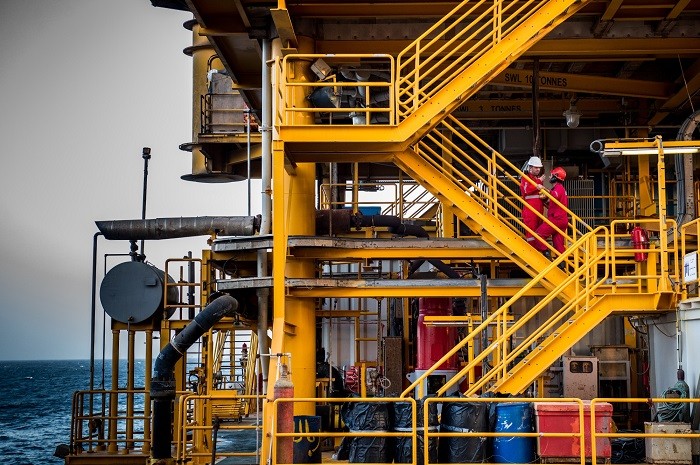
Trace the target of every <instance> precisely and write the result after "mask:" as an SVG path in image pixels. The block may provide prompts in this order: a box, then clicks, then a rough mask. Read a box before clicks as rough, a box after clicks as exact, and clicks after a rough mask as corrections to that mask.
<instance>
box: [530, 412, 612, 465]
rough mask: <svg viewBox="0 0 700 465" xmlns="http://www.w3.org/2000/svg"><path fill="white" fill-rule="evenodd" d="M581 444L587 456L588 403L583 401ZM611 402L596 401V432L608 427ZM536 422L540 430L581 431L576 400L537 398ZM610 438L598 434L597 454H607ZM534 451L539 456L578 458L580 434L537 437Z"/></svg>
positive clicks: (589, 416)
mask: <svg viewBox="0 0 700 465" xmlns="http://www.w3.org/2000/svg"><path fill="white" fill-rule="evenodd" d="M583 418H584V426H583V427H584V433H585V434H584V444H585V453H586V457H588V458H590V457H591V405H590V402H588V401H584V412H583ZM611 419H612V405H611V404H608V403H596V404H595V429H596V432H598V433H607V432H609V430H610V422H611ZM535 424H536V425H537V432H539V433H576V434H577V435H578V434H579V433H580V424H581V423H580V419H579V404H577V403H576V402H536V403H535ZM610 452H611V449H610V439H609V438H597V440H596V456H597V457H601V458H610ZM537 453H538V454H539V456H540V458H542V459H546V458H553V457H556V458H569V457H570V458H580V456H581V441H580V436H572V437H551V436H540V437H539V438H537Z"/></svg>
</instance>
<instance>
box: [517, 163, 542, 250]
mask: <svg viewBox="0 0 700 465" xmlns="http://www.w3.org/2000/svg"><path fill="white" fill-rule="evenodd" d="M524 171H525V174H523V176H522V177H521V178H520V195H522V197H523V199H524V200H525V203H526V204H527V205H529V206H530V207H532V210H531V209H530V208H528V207H527V206H526V205H523V210H522V217H523V223H525V226H527V227H528V228H530V229H531V230H532V231H536V230H537V228H538V227H539V226H540V225H541V224H542V218H540V217H539V216H538V215H537V213H535V211H536V212H538V213H539V214H540V215H541V214H543V213H544V201H543V199H542V196H541V195H540V191H541V190H542V189H544V187H543V186H542V181H543V180H544V172H543V167H542V160H540V158H539V157H530V159H529V160H528V162H527V166H526V167H525V170H524ZM533 210H534V211H533ZM525 240H526V241H528V242H529V243H530V244H532V245H534V241H535V237H534V236H533V235H532V234H531V233H530V231H527V230H526V231H525Z"/></svg>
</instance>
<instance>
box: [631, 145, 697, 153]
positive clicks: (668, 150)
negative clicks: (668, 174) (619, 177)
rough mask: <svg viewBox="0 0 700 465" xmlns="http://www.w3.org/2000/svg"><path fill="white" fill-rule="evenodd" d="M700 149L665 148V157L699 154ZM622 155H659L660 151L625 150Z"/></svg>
mask: <svg viewBox="0 0 700 465" xmlns="http://www.w3.org/2000/svg"><path fill="white" fill-rule="evenodd" d="M698 151H699V149H698V147H678V148H675V149H673V148H672V149H667V148H664V155H679V154H683V153H698ZM619 152H620V155H657V154H658V153H659V149H625V150H620V151H619Z"/></svg>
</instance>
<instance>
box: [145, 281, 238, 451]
mask: <svg viewBox="0 0 700 465" xmlns="http://www.w3.org/2000/svg"><path fill="white" fill-rule="evenodd" d="M237 309H238V301H237V300H236V299H234V298H233V297H231V296H230V295H222V296H221V297H219V298H217V299H215V300H214V301H213V302H211V303H210V304H209V305H207V306H206V307H205V308H204V310H202V311H201V312H199V314H198V315H197V316H196V317H195V319H194V320H192V322H190V324H188V325H187V326H185V329H183V330H182V331H180V333H178V335H177V336H175V337H174V338H173V340H172V341H170V342H169V343H168V345H167V346H165V347H164V348H163V350H161V352H160V354H158V358H156V362H155V364H154V366H153V380H152V381H151V399H152V401H153V428H152V434H153V442H152V447H151V457H152V458H154V459H169V458H171V457H172V455H171V450H170V443H171V441H172V430H171V423H172V404H173V400H174V399H175V375H174V371H175V364H176V363H177V362H178V360H180V358H182V356H183V355H184V354H185V352H186V351H187V349H188V348H189V347H190V346H191V345H192V344H194V343H195V342H196V341H197V339H199V338H200V337H201V336H202V334H204V333H206V332H207V331H209V329H211V327H212V326H214V324H216V322H217V321H219V320H221V318H223V317H225V316H231V315H233V313H234V312H235V311H236V310H237Z"/></svg>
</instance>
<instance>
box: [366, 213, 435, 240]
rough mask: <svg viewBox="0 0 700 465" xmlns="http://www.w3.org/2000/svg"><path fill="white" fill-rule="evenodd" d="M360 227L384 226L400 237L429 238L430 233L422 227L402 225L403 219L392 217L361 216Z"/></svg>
mask: <svg viewBox="0 0 700 465" xmlns="http://www.w3.org/2000/svg"><path fill="white" fill-rule="evenodd" d="M358 226H384V227H388V228H389V232H390V233H392V234H396V235H398V236H416V237H421V238H428V237H429V236H428V232H427V231H426V230H425V229H423V227H422V226H419V225H416V224H409V223H402V222H401V218H399V217H398V216H391V215H361V216H359V218H358Z"/></svg>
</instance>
